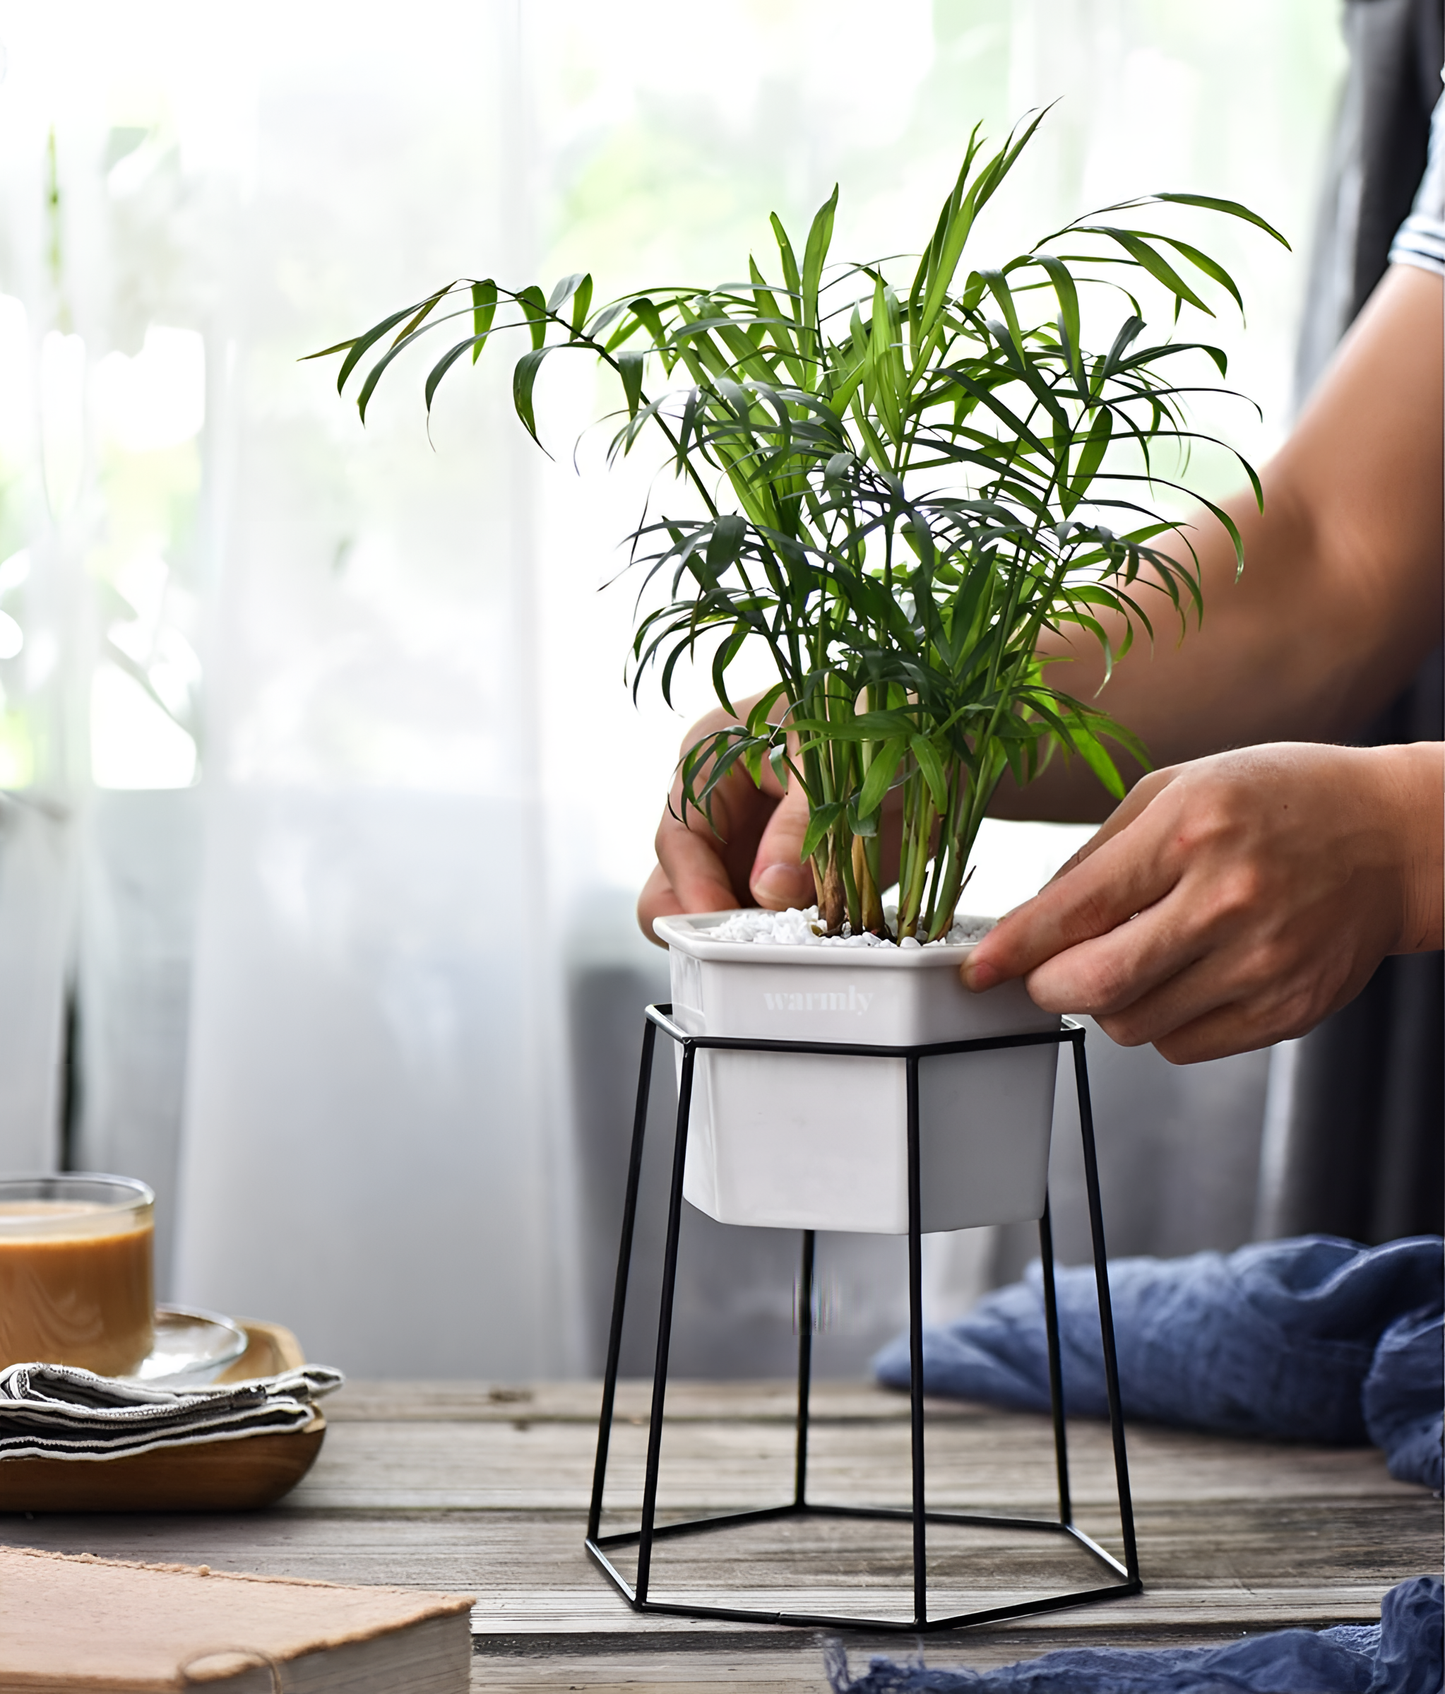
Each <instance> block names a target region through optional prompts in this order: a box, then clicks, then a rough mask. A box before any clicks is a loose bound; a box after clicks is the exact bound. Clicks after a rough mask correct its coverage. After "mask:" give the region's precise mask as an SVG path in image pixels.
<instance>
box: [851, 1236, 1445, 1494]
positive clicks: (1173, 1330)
mask: <svg viewBox="0 0 1445 1694" xmlns="http://www.w3.org/2000/svg"><path fill="white" fill-rule="evenodd" d="M1056 1284H1057V1289H1058V1304H1059V1333H1060V1345H1061V1351H1062V1358H1063V1384H1064V1403H1065V1406H1066V1407H1067V1409H1068V1410H1069V1411H1071V1412H1076V1413H1079V1414H1081V1415H1083V1416H1086V1417H1107V1416H1108V1410H1109V1407H1108V1399H1107V1396H1106V1393H1105V1387H1104V1359H1103V1349H1102V1347H1101V1344H1100V1340H1099V1305H1098V1293H1097V1288H1096V1285H1095V1279H1094V1271H1093V1267H1092V1266H1083V1267H1079V1266H1076V1267H1072V1268H1070V1269H1067V1270H1060V1271H1058V1272H1057V1275H1056ZM1109 1291H1110V1297H1111V1303H1112V1305H1113V1311H1114V1333H1115V1337H1116V1341H1117V1346H1118V1354H1119V1381H1120V1387H1121V1391H1122V1396H1123V1402H1124V1411H1125V1414H1126V1415H1127V1416H1129V1417H1135V1418H1144V1419H1149V1420H1152V1421H1154V1422H1158V1423H1170V1424H1182V1425H1187V1426H1189V1427H1191V1428H1195V1429H1207V1430H1217V1431H1221V1432H1223V1433H1227V1434H1232V1435H1241V1436H1253V1437H1258V1438H1263V1439H1269V1440H1286V1441H1312V1442H1325V1443H1332V1444H1342V1445H1350V1444H1362V1443H1364V1442H1365V1441H1373V1442H1374V1443H1375V1444H1376V1445H1377V1446H1380V1447H1383V1448H1384V1450H1385V1453H1386V1456H1387V1459H1388V1462H1389V1466H1390V1474H1391V1475H1392V1476H1394V1477H1396V1478H1398V1479H1399V1480H1400V1481H1403V1482H1418V1483H1422V1484H1424V1485H1425V1486H1426V1487H1428V1488H1433V1489H1435V1490H1436V1491H1437V1492H1438V1491H1439V1489H1440V1486H1441V1472H1442V1448H1441V1439H1442V1430H1441V1409H1442V1405H1445V1353H1442V1346H1445V1330H1442V1310H1445V1242H1442V1241H1441V1239H1440V1238H1439V1237H1438V1236H1417V1237H1413V1238H1411V1239H1409V1240H1404V1241H1390V1242H1387V1243H1386V1244H1385V1245H1384V1246H1382V1247H1361V1246H1359V1245H1357V1244H1356V1243H1355V1242H1352V1241H1340V1240H1337V1239H1335V1238H1333V1237H1331V1236H1322V1235H1312V1236H1303V1237H1300V1238H1298V1239H1296V1240H1292V1241H1270V1242H1263V1243H1259V1244H1257V1245H1255V1246H1250V1247H1241V1248H1240V1249H1239V1250H1238V1251H1237V1252H1234V1253H1229V1254H1224V1253H1195V1254H1193V1255H1192V1256H1191V1257H1189V1258H1185V1259H1143V1258H1141V1259H1119V1260H1116V1261H1115V1262H1114V1263H1112V1264H1111V1265H1110V1266H1109ZM873 1365H874V1369H875V1371H876V1372H877V1374H878V1377H879V1379H880V1380H881V1381H882V1382H884V1383H886V1384H888V1385H889V1386H890V1387H895V1388H906V1387H907V1386H908V1338H907V1336H906V1335H905V1336H902V1337H900V1338H899V1339H898V1340H896V1341H893V1342H890V1343H889V1345H888V1346H887V1347H885V1348H884V1349H883V1351H882V1352H881V1353H879V1354H878V1356H877V1357H876V1358H875V1359H874V1361H873ZM923 1381H924V1386H925V1388H926V1389H927V1390H928V1392H929V1393H930V1394H948V1395H956V1396H958V1397H959V1398H962V1399H969V1400H986V1401H991V1402H993V1403H994V1404H997V1405H1003V1406H1012V1407H1016V1408H1019V1409H1021V1410H1026V1411H1047V1409H1048V1406H1049V1367H1048V1354H1047V1350H1046V1346H1045V1340H1044V1305H1043V1278H1042V1274H1041V1272H1040V1268H1039V1265H1038V1262H1037V1261H1035V1262H1034V1263H1033V1264H1031V1265H1030V1266H1029V1267H1028V1270H1027V1272H1026V1273H1025V1276H1024V1280H1023V1281H1022V1282H1019V1283H1014V1284H1012V1285H1011V1286H1009V1287H1007V1288H999V1289H996V1290H995V1291H994V1292H993V1293H991V1294H987V1295H985V1296H984V1298H983V1299H982V1300H980V1301H979V1303H978V1304H977V1305H976V1306H975V1307H974V1308H973V1310H972V1311H970V1312H969V1313H968V1314H967V1315H966V1316H964V1317H963V1318H960V1319H959V1320H958V1321H957V1322H956V1323H952V1324H949V1325H947V1326H945V1327H942V1328H929V1329H926V1330H925V1331H924V1336H923Z"/></svg>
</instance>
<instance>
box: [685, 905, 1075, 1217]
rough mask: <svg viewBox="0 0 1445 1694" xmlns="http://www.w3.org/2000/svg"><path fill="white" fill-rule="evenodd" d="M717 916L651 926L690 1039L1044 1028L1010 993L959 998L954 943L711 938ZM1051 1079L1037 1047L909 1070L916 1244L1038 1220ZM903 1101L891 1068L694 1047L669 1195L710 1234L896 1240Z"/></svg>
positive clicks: (1047, 1058)
mask: <svg viewBox="0 0 1445 1694" xmlns="http://www.w3.org/2000/svg"><path fill="white" fill-rule="evenodd" d="M732 915H733V914H732V913H728V912H712V913H706V914H692V915H689V916H686V917H665V918H658V919H657V920H656V921H655V923H654V925H653V927H654V929H655V930H656V932H657V934H658V936H659V937H660V938H661V939H662V940H664V941H665V942H666V943H667V945H668V951H669V959H670V963H671V971H672V1015H673V1018H674V1020H675V1021H676V1022H677V1023H678V1024H679V1025H680V1026H681V1027H682V1028H683V1029H685V1030H686V1031H687V1032H688V1033H689V1034H690V1035H724V1036H736V1037H743V1038H753V1037H756V1038H760V1039H763V1040H768V1041H786V1040H794V1041H837V1042H858V1043H874V1044H878V1045H884V1046H903V1045H914V1044H922V1043H931V1042H942V1041H965V1040H969V1039H971V1038H973V1037H977V1036H988V1035H1022V1034H1030V1033H1034V1032H1036V1031H1044V1030H1056V1029H1058V1027H1059V1018H1058V1016H1057V1015H1056V1014H1054V1013H1051V1012H1041V1011H1040V1010H1039V1008H1038V1007H1037V1006H1035V1005H1034V1003H1033V1001H1032V1000H1030V999H1029V997H1028V994H1027V993H1026V992H1025V990H1024V987H1023V984H1022V983H1018V982H1009V983H1004V984H1003V985H1002V986H1000V987H998V988H994V989H990V990H989V991H988V992H987V993H985V994H971V993H970V992H969V991H968V990H967V989H966V988H965V987H964V986H963V984H962V982H961V981H960V980H959V975H958V967H959V965H960V964H961V963H962V961H963V960H964V958H966V957H967V953H968V949H967V946H959V947H918V948H912V947H910V948H896V947H886V948H885V947H876V948H875V947H808V946H789V945H778V944H757V943H748V942H737V941H719V940H716V939H714V938H713V936H712V935H711V934H710V931H712V930H714V929H716V928H717V926H718V925H719V924H720V923H722V922H724V921H725V920H726V919H727V918H728V917H730V916H732ZM677 1062H678V1066H679V1069H680V1068H681V1063H682V1051H681V1049H680V1048H679V1049H678V1052H677ZM1057 1066H1058V1046H1057V1044H1056V1043H1053V1042H1047V1043H1042V1044H1040V1045H1038V1046H1034V1047H1014V1048H999V1049H995V1050H992V1051H988V1052H982V1053H955V1054H948V1055H946V1056H942V1057H938V1058H931V1059H924V1060H922V1061H921V1063H920V1065H919V1152H920V1164H921V1175H922V1202H923V1208H922V1210H923V1216H922V1226H923V1229H924V1230H925V1231H930V1232H931V1231H934V1230H949V1229H968V1228H971V1227H973V1226H975V1225H977V1224H990V1223H1014V1222H1017V1221H1018V1220H1020V1219H1025V1218H1037V1217H1039V1216H1040V1215H1041V1214H1042V1212H1043V1209H1044V1200H1045V1196H1046V1193H1047V1185H1048V1168H1049V1137H1050V1132H1051V1129H1052V1125H1053V1111H1054V1074H1055V1071H1056V1069H1057ZM906 1089H907V1084H906V1077H905V1064H904V1061H903V1060H902V1059H895V1058H878V1059H874V1058H855V1057H851V1056H849V1057H842V1056H838V1057H828V1056H824V1055H820V1054H811V1053H725V1052H709V1051H706V1050H704V1051H701V1052H699V1053H698V1055H697V1062H696V1067H695V1070H694V1075H693V1094H692V1114H691V1119H690V1122H689V1126H688V1151H687V1169H686V1175H685V1181H684V1188H683V1192H684V1194H685V1195H686V1197H687V1199H688V1200H689V1201H690V1202H691V1203H692V1204H693V1205H694V1206H696V1207H697V1208H698V1209H699V1210H700V1211H703V1212H706V1213H707V1214H708V1216H709V1217H713V1218H716V1219H718V1221H719V1222H720V1223H736V1224H753V1225H763V1226H768V1227H773V1228H779V1229H836V1230H848V1231H859V1232H864V1233H868V1234H876V1235H902V1234H905V1233H906V1232H907V1229H908V1140H907V1136H908V1115H907V1111H908V1108H907V1092H906Z"/></svg>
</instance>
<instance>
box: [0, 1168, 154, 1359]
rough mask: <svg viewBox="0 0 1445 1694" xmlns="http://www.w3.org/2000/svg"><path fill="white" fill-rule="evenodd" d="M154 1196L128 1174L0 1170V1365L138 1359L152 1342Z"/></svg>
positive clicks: (149, 1348)
mask: <svg viewBox="0 0 1445 1694" xmlns="http://www.w3.org/2000/svg"><path fill="white" fill-rule="evenodd" d="M155 1198H156V1197H155V1195H154V1194H153V1193H152V1192H151V1190H150V1189H149V1188H147V1187H146V1185H145V1183H143V1182H136V1181H135V1180H134V1179H132V1178H131V1177H128V1176H89V1175H77V1174H65V1175H59V1176H12V1177H0V1368H3V1367H4V1366H6V1365H14V1364H28V1363H30V1362H32V1361H40V1362H42V1363H45V1364H56V1365H79V1366H81V1367H83V1368H84V1369H85V1370H92V1371H95V1372H96V1373H97V1374H98V1375H100V1376H126V1375H128V1374H130V1373H131V1372H133V1371H135V1370H136V1369H137V1368H138V1367H139V1365H140V1363H141V1361H142V1360H143V1359H144V1358H145V1357H146V1355H147V1354H148V1353H149V1352H150V1350H151V1346H152V1343H153V1330H152V1322H153V1318H154V1315H155V1287H154V1274H153V1269H152V1265H153V1257H154V1253H153V1249H154V1243H155V1224H154V1211H155Z"/></svg>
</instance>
